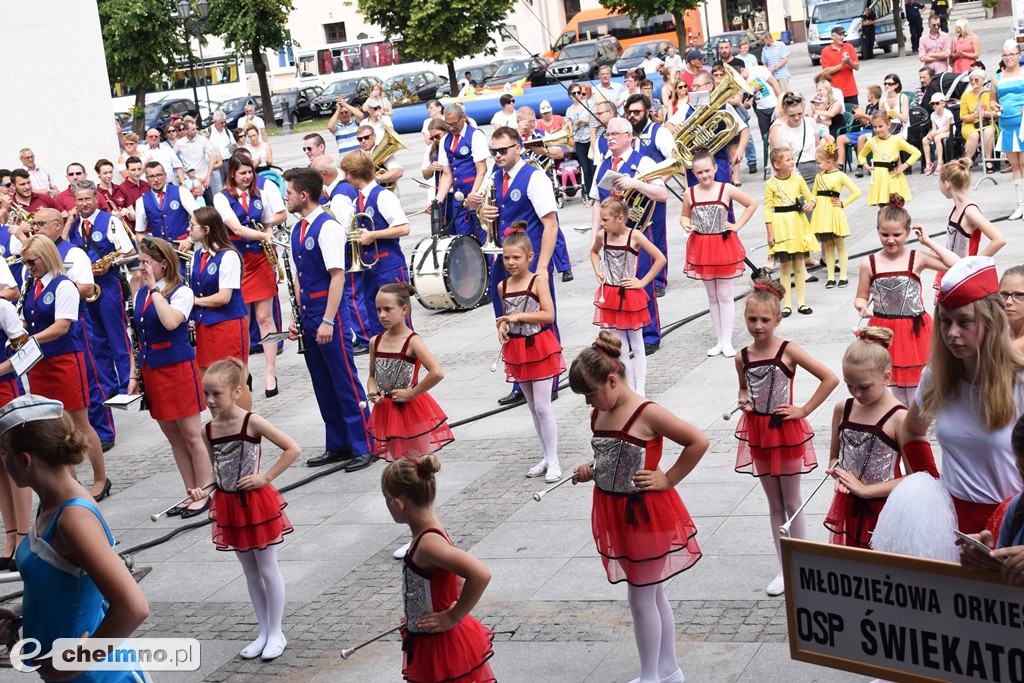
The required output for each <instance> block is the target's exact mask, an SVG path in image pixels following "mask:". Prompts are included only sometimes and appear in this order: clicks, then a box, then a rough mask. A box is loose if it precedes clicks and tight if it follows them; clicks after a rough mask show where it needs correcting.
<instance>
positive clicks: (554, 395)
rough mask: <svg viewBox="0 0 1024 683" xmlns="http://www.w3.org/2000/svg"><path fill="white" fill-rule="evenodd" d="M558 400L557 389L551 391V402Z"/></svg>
mask: <svg viewBox="0 0 1024 683" xmlns="http://www.w3.org/2000/svg"><path fill="white" fill-rule="evenodd" d="M557 400H558V389H555V390H554V391H552V392H551V402H552V403H554V402H555V401H557Z"/></svg>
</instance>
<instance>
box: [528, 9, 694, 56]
mask: <svg viewBox="0 0 1024 683" xmlns="http://www.w3.org/2000/svg"><path fill="white" fill-rule="evenodd" d="M683 16H684V21H685V22H686V45H687V46H690V45H698V46H699V45H703V44H704V29H703V26H702V25H701V16H700V11H699V10H696V9H691V10H687V11H686V12H685V14H684V15H683ZM601 36H613V37H615V38H617V39H618V41H619V44H620V45H622V47H623V48H627V47H629V46H630V45H632V44H634V43H639V42H643V41H647V40H668V41H670V42H672V43H673V44H675V45H676V46H677V47H678V39H677V37H676V24H675V21H674V20H673V19H672V15H671V14H668V13H664V14H657V15H655V16H653V17H651V18H650V19H649V20H648V21H638V22H637V25H636V26H634V25H633V17H632V16H630V15H629V14H616V13H613V12H611V11H610V10H607V9H605V8H603V7H601V8H598V9H588V10H583V11H582V12H577V13H576V14H574V15H573V17H572V19H570V20H569V23H567V24H566V26H565V28H564V29H563V30H562V34H561V35H560V36H558V40H556V41H555V44H554V45H552V46H551V50H550V51H549V52H545V53H544V54H543V55H541V56H542V57H547V58H548V59H552V58H554V56H555V55H556V54H558V51H559V50H560V49H561V48H562V47H563V46H565V45H568V44H569V43H575V42H576V41H579V40H589V39H591V38H599V37H601Z"/></svg>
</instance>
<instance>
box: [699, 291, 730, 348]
mask: <svg viewBox="0 0 1024 683" xmlns="http://www.w3.org/2000/svg"><path fill="white" fill-rule="evenodd" d="M704 289H706V290H707V293H708V308H709V310H710V312H711V322H712V324H714V326H715V339H716V340H717V341H718V345H719V346H722V347H725V346H730V347H731V346H732V326H733V318H734V317H735V315H736V302H735V301H733V300H732V296H733V294H732V280H727V279H722V280H704Z"/></svg>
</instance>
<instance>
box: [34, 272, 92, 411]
mask: <svg viewBox="0 0 1024 683" xmlns="http://www.w3.org/2000/svg"><path fill="white" fill-rule="evenodd" d="M45 279H46V278H45V276H44V277H43V279H42V280H36V281H35V282H33V283H32V284H31V285H29V286H30V287H32V289H31V290H30V293H29V294H27V295H26V296H25V307H24V308H23V309H22V314H23V317H24V318H25V322H26V324H27V325H28V333H29V334H30V335H34V334H38V333H40V332H42V331H43V330H45V329H46V328H48V327H50V326H51V325H53V323H54V321H55V320H56V306H57V295H58V289H61V288H63V289H65V290H67V293H68V294H67V295H68V296H72V295H71V293H70V292H71V289H73V290H74V294H73V296H74V297H75V300H76V301H77V300H78V288H77V287H75V284H74V283H73V282H71V280H69V279H68V278H67V276H65V275H55V276H54V277H53V279H51V280H50V281H49V282H47V283H46V284H43V281H44V280H45ZM65 283H67V284H65ZM68 288H70V289H68ZM76 306H77V304H76ZM70 323H71V326H70V327H69V328H68V331H67V332H65V333H64V334H62V335H61V336H60V337H58V338H57V339H54V340H53V341H48V342H45V343H43V344H40V345H39V347H40V349H41V350H42V352H43V359H42V360H40V361H39V362H38V363H36V364H35V365H34V366H32V369H31V370H29V371H28V381H29V386H30V387H31V388H32V393H34V394H38V395H40V396H45V397H46V398H52V399H55V400H57V401H60V402H61V403H63V404H64V410H66V411H68V412H71V411H74V410H81V409H82V408H88V407H89V387H88V384H87V382H86V375H85V353H84V349H85V338H84V336H83V332H82V323H81V322H79V320H78V318H75V319H74V320H70Z"/></svg>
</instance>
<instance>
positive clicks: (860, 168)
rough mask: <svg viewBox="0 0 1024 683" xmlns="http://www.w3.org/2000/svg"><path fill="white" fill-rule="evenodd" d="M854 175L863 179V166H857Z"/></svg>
mask: <svg viewBox="0 0 1024 683" xmlns="http://www.w3.org/2000/svg"><path fill="white" fill-rule="evenodd" d="M856 175H857V177H858V178H863V177H864V167H863V166H858V167H857V174H856Z"/></svg>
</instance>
